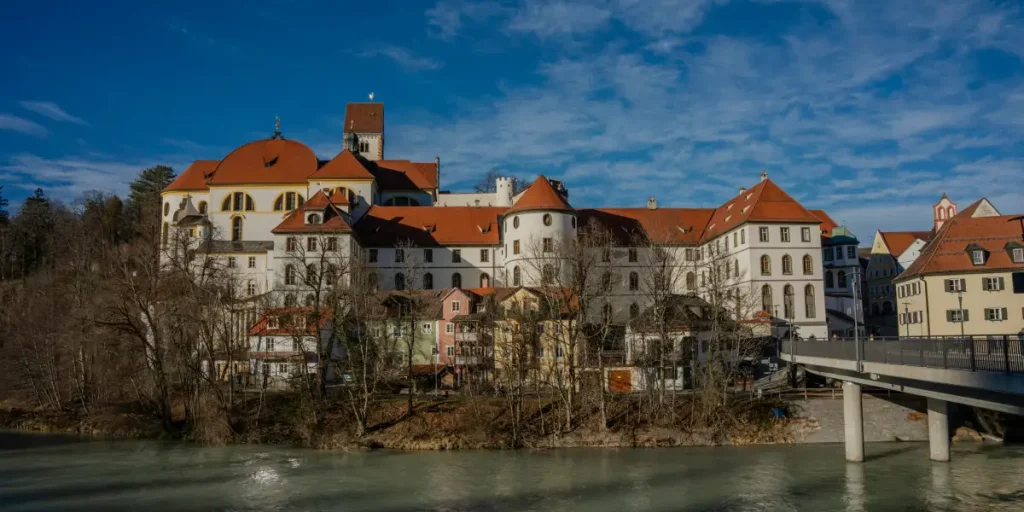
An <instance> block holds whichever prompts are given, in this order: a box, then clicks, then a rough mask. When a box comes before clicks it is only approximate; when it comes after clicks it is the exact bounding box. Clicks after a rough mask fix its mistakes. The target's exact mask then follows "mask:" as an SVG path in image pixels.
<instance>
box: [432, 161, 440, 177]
mask: <svg viewBox="0 0 1024 512" xmlns="http://www.w3.org/2000/svg"><path fill="white" fill-rule="evenodd" d="M434 167H436V168H437V175H438V176H440V175H441V157H439V156H435V157H434Z"/></svg>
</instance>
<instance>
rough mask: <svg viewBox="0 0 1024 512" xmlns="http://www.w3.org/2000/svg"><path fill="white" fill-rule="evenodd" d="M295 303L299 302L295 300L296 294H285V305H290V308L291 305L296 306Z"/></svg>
mask: <svg viewBox="0 0 1024 512" xmlns="http://www.w3.org/2000/svg"><path fill="white" fill-rule="evenodd" d="M295 304H297V302H296V301H295V294H292V293H287V294H285V296H284V305H285V307H289V308H290V307H295Z"/></svg>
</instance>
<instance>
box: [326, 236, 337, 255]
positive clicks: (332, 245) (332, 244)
mask: <svg viewBox="0 0 1024 512" xmlns="http://www.w3.org/2000/svg"><path fill="white" fill-rule="evenodd" d="M326 250H327V251H337V250H338V237H335V236H332V237H330V238H328V239H327V249H326Z"/></svg>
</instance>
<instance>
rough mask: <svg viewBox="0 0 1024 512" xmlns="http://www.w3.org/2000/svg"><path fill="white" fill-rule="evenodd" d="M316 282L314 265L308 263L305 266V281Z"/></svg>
mask: <svg viewBox="0 0 1024 512" xmlns="http://www.w3.org/2000/svg"><path fill="white" fill-rule="evenodd" d="M316 282H317V273H316V265H315V264H313V263H310V264H309V265H308V266H306V283H308V284H314V283H316Z"/></svg>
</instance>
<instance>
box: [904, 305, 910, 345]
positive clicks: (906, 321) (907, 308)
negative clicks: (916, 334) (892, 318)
mask: <svg viewBox="0 0 1024 512" xmlns="http://www.w3.org/2000/svg"><path fill="white" fill-rule="evenodd" d="M903 325H906V326H907V337H908V338H909V337H910V303H909V302H904V303H903Z"/></svg>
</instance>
